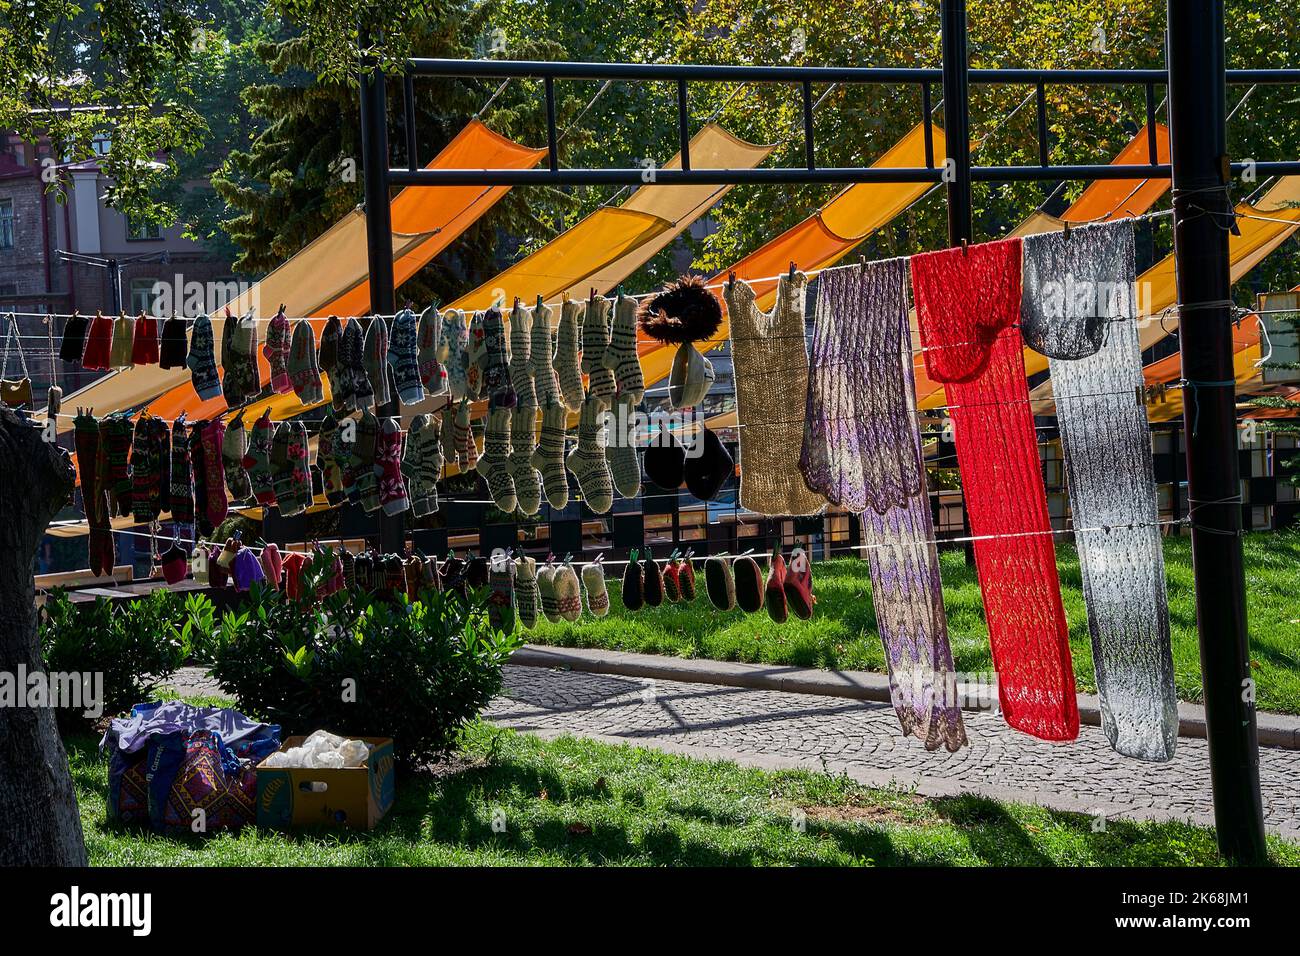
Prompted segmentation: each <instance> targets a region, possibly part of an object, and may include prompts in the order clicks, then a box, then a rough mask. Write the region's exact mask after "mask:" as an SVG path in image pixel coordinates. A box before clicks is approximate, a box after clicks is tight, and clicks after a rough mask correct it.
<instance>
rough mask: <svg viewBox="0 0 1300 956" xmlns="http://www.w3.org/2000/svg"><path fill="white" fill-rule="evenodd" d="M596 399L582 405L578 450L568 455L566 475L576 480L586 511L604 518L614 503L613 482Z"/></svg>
mask: <svg viewBox="0 0 1300 956" xmlns="http://www.w3.org/2000/svg"><path fill="white" fill-rule="evenodd" d="M601 411H602V406H601V402H600V399H599V398H597V397H596V396H595V395H592V396H591V397H590V398H588V399H587V400H586V401H585V402H583V404H582V414H581V415H580V416H579V418H578V447H577V448H575V449H574V450H573V451H571V452H570V453H569V457H568V464H569V471H571V472H573V476H574V477H575V478H577V479H578V487H579V488H580V489H581V491H582V498H583V500H584V501H585V502H586V503H587V507H588V508H590V509H591V510H592V511H594V512H596V514H604V513H605V512H606V511H608V510H609V509H610V506H612V505H613V503H614V493H613V480H612V479H611V478H610V474H609V464H608V463H607V462H606V461H605V426H604V425H603V424H602V423H601V419H600V415H601Z"/></svg>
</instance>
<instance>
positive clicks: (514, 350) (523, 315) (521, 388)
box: [510, 300, 537, 409]
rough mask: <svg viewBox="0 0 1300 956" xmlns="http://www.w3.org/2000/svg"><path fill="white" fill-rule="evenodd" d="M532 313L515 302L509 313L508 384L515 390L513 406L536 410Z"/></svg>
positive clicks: (521, 304)
mask: <svg viewBox="0 0 1300 956" xmlns="http://www.w3.org/2000/svg"><path fill="white" fill-rule="evenodd" d="M532 331H533V317H532V313H531V312H529V311H528V310H527V309H525V308H524V306H523V303H521V302H519V301H518V300H516V301H515V307H514V309H513V310H512V311H511V313H510V384H511V386H512V387H513V388H514V390H515V405H516V406H517V407H519V408H532V409H536V408H537V386H536V385H535V384H534V383H533V373H532V362H531V361H530V358H529V357H530V356H531V354H532V347H531V345H532V343H531V341H530V339H531V336H532Z"/></svg>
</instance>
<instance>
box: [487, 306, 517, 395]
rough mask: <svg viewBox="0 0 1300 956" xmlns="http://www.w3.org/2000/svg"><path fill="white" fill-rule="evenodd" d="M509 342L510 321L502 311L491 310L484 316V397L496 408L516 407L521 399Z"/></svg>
mask: <svg viewBox="0 0 1300 956" xmlns="http://www.w3.org/2000/svg"><path fill="white" fill-rule="evenodd" d="M507 346H508V343H507V341H506V320H505V318H504V317H503V316H502V315H501V310H500V309H488V311H487V312H486V313H485V314H484V316H483V359H482V362H483V394H485V395H486V396H487V397H488V399H489V400H490V401H491V403H492V407H493V408H498V407H499V408H514V407H515V403H516V401H518V396H517V395H516V394H515V388H514V384H513V383H512V380H511V378H510V351H509V348H508V347H507Z"/></svg>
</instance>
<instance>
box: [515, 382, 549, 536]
mask: <svg viewBox="0 0 1300 956" xmlns="http://www.w3.org/2000/svg"><path fill="white" fill-rule="evenodd" d="M530 381H531V380H530ZM536 447H537V409H536V408H533V407H531V406H525V405H520V406H519V407H518V408H516V409H515V410H514V411H513V412H511V413H510V448H511V451H510V476H511V477H512V478H513V479H514V480H515V505H516V507H517V508H518V509H519V512H520V514H525V515H535V514H537V512H538V510H539V509H540V508H541V506H542V476H541V473H540V472H538V470H537V469H536V468H534V467H533V449H535V448H536Z"/></svg>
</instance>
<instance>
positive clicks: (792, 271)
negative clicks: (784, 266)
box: [790, 259, 795, 279]
mask: <svg viewBox="0 0 1300 956" xmlns="http://www.w3.org/2000/svg"><path fill="white" fill-rule="evenodd" d="M794 274H795V267H794V260H793V259H791V260H790V278H791V279H793V278H794Z"/></svg>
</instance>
